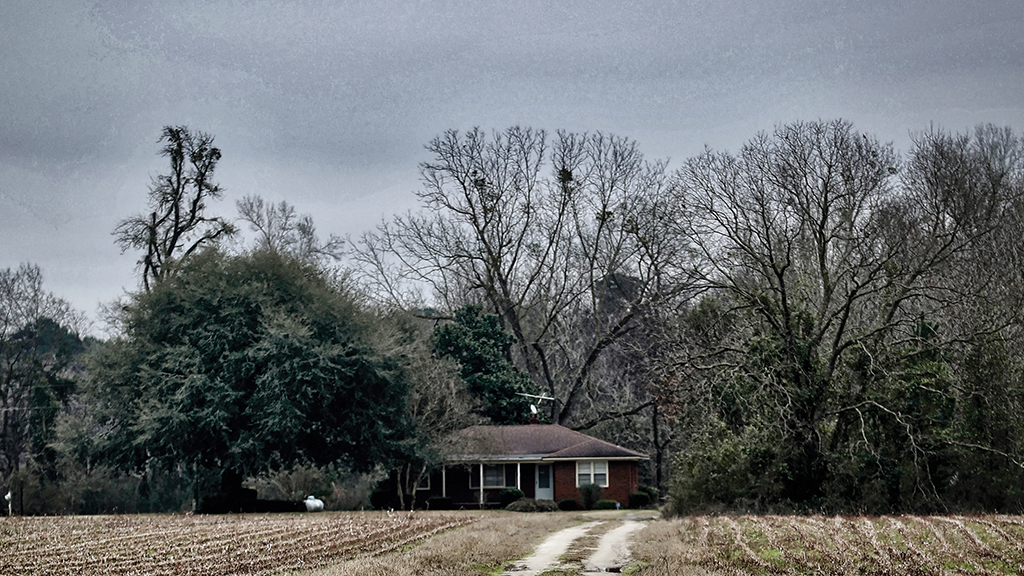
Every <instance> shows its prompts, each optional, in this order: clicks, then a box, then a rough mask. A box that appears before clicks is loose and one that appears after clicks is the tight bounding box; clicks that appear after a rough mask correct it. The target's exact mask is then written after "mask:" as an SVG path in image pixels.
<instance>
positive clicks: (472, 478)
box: [469, 464, 516, 488]
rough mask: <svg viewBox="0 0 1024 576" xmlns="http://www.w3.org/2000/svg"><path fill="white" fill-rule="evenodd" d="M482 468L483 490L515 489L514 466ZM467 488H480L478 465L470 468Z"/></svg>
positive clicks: (485, 465) (486, 465)
mask: <svg viewBox="0 0 1024 576" xmlns="http://www.w3.org/2000/svg"><path fill="white" fill-rule="evenodd" d="M483 467H484V488H505V487H511V488H515V486H516V466H515V464H484V465H483ZM469 487H470V488H480V464H473V466H472V467H471V468H470V473H469Z"/></svg>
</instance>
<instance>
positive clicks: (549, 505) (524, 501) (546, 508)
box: [505, 498, 575, 512]
mask: <svg viewBox="0 0 1024 576" xmlns="http://www.w3.org/2000/svg"><path fill="white" fill-rule="evenodd" d="M571 501H572V502H575V500H571ZM505 509H506V510H511V511H512V512H557V511H558V505H557V504H555V502H554V500H534V499H533V498H520V499H519V500H516V501H515V502H513V503H511V504H509V505H508V506H507V507H506V508H505Z"/></svg>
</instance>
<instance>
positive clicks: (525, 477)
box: [416, 424, 647, 507]
mask: <svg viewBox="0 0 1024 576" xmlns="http://www.w3.org/2000/svg"><path fill="white" fill-rule="evenodd" d="M646 459H647V456H645V455H643V454H641V453H639V452H634V451H633V450H629V449H626V448H623V447H621V446H616V445H615V444H612V443H610V442H605V441H604V440H598V439H597V438H594V437H592V436H587V435H586V434H583V433H581V432H576V431H574V430H570V429H568V428H565V427H564V426H559V425H557V424H528V425H522V426H472V427H470V428H466V429H465V430H461V431H460V432H458V433H457V434H456V435H455V436H454V437H453V438H452V441H451V443H450V444H449V449H448V453H447V455H446V456H445V458H444V465H443V466H442V467H441V468H440V469H439V470H434V471H433V472H431V473H430V474H429V476H427V477H426V478H425V479H424V481H423V482H421V483H420V486H419V488H418V490H417V493H416V500H417V501H419V502H424V501H426V499H427V498H429V497H431V496H446V497H449V498H451V499H452V504H453V505H455V506H456V507H470V506H495V505H497V504H498V502H499V493H500V492H501V490H502V489H503V488H518V489H520V490H522V491H523V493H524V494H525V495H526V497H527V498H536V499H538V500H554V501H556V502H557V501H560V500H564V499H568V498H572V499H576V500H579V498H580V496H579V492H578V491H577V487H579V486H580V485H581V484H587V483H593V484H597V485H599V486H601V487H602V492H601V498H604V499H609V500H615V501H617V502H620V503H621V504H622V505H623V506H625V505H626V504H627V503H628V501H629V495H630V494H631V493H633V492H636V491H637V488H638V487H639V483H640V480H639V475H638V462H639V461H640V460H646Z"/></svg>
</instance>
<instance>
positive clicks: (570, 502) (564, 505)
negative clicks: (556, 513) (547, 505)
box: [558, 498, 580, 512]
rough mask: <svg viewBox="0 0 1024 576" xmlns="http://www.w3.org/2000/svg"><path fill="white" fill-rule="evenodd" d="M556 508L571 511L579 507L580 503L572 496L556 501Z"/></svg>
mask: <svg viewBox="0 0 1024 576" xmlns="http://www.w3.org/2000/svg"><path fill="white" fill-rule="evenodd" d="M558 509H559V510H564V511H565V512H572V511H573V510H579V509H580V503H579V502H577V501H576V500H575V499H574V498H566V499H565V500H559V501H558Z"/></svg>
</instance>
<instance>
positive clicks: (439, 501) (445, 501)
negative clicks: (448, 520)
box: [427, 496, 452, 510]
mask: <svg viewBox="0 0 1024 576" xmlns="http://www.w3.org/2000/svg"><path fill="white" fill-rule="evenodd" d="M451 509H452V499H451V497H450V496H431V497H430V498H427V510H451Z"/></svg>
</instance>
